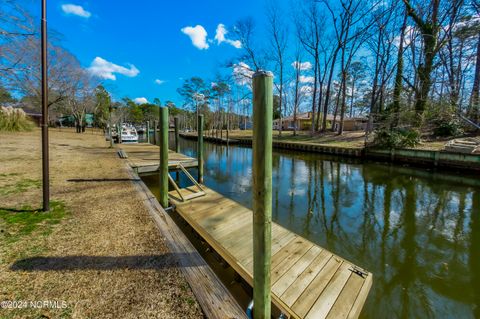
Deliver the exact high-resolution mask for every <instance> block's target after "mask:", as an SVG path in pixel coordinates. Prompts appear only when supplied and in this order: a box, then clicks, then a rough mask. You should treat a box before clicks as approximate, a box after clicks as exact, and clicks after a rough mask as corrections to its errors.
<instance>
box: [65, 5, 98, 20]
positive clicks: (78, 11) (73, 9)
mask: <svg viewBox="0 0 480 319" xmlns="http://www.w3.org/2000/svg"><path fill="white" fill-rule="evenodd" d="M62 10H63V12H65V13H66V14H73V15H76V16H79V17H82V18H90V16H91V15H92V14H91V13H90V12H88V11H87V10H85V9H83V7H82V6H79V5H76V4H72V3H68V4H62Z"/></svg>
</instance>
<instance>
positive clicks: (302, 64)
mask: <svg viewBox="0 0 480 319" xmlns="http://www.w3.org/2000/svg"><path fill="white" fill-rule="evenodd" d="M292 66H293V68H294V69H297V68H298V69H299V70H300V71H308V70H310V69H311V68H312V64H311V63H310V62H308V61H306V62H300V61H295V62H293V63H292Z"/></svg>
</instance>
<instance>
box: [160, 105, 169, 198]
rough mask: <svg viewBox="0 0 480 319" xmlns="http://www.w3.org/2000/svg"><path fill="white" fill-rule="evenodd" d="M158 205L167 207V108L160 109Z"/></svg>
mask: <svg viewBox="0 0 480 319" xmlns="http://www.w3.org/2000/svg"><path fill="white" fill-rule="evenodd" d="M159 112H160V122H159V123H160V131H159V146H160V165H159V175H160V204H161V205H162V206H163V207H168V108H166V107H160V111H159Z"/></svg>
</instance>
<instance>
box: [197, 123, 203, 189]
mask: <svg viewBox="0 0 480 319" xmlns="http://www.w3.org/2000/svg"><path fill="white" fill-rule="evenodd" d="M197 134H198V145H197V159H198V182H199V183H202V184H203V115H199V116H198V121H197Z"/></svg>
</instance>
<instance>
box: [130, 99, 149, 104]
mask: <svg viewBox="0 0 480 319" xmlns="http://www.w3.org/2000/svg"><path fill="white" fill-rule="evenodd" d="M133 102H135V103H137V104H145V103H148V100H147V99H146V98H144V97H137V98H135V99H133Z"/></svg>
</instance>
